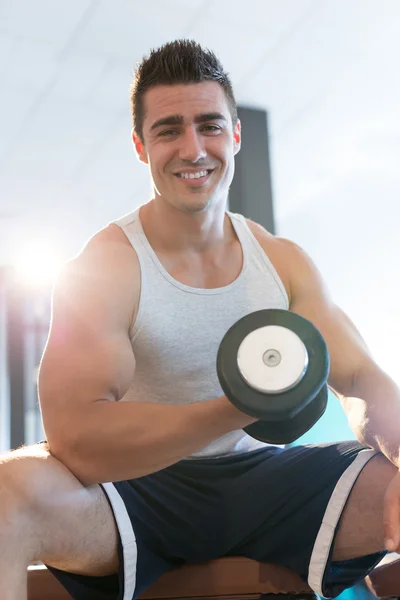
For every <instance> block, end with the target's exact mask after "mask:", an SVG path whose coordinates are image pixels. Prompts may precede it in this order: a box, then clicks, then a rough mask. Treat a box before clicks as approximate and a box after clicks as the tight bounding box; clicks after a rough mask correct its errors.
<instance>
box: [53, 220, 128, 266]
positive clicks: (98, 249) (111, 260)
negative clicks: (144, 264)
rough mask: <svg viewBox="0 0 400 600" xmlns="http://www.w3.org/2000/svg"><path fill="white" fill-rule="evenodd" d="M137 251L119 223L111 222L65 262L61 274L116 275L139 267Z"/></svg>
mask: <svg viewBox="0 0 400 600" xmlns="http://www.w3.org/2000/svg"><path fill="white" fill-rule="evenodd" d="M138 264H139V263H138V258H137V255H136V252H135V250H134V248H133V246H132V245H131V243H130V242H129V240H128V238H127V237H126V235H125V234H124V232H123V231H122V229H121V228H120V227H118V226H117V225H114V224H111V225H108V226H107V227H105V228H104V229H101V230H99V231H98V232H96V233H95V234H94V235H93V236H92V237H91V238H90V239H89V240H88V241H87V242H86V244H85V245H84V246H83V248H82V249H81V250H80V251H79V252H78V254H76V255H75V256H74V257H73V258H72V259H71V260H69V261H68V262H67V263H65V265H64V268H63V269H62V271H61V272H60V276H61V277H62V276H68V275H73V274H74V273H75V274H76V275H77V274H78V273H82V274H83V273H85V272H87V273H92V274H96V273H103V274H105V275H106V274H107V272H109V271H111V272H114V274H115V275H118V274H123V273H124V271H127V270H130V272H131V273H132V269H134V272H135V267H138Z"/></svg>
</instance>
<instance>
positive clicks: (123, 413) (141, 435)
mask: <svg viewBox="0 0 400 600" xmlns="http://www.w3.org/2000/svg"><path fill="white" fill-rule="evenodd" d="M81 417H82V418H81V419H80V420H79V421H80V423H81V426H80V427H79V426H78V427H77V428H76V430H75V434H74V436H73V437H72V438H71V439H70V441H69V443H67V444H60V447H57V444H56V443H54V444H53V445H52V444H51V440H50V451H51V452H52V453H53V454H54V455H55V456H56V457H57V458H59V459H60V460H61V461H62V462H64V463H65V464H66V466H67V467H68V468H69V469H70V470H71V471H72V472H73V473H74V474H75V475H76V477H77V478H78V479H80V481H82V483H84V484H86V485H89V484H93V483H102V482H106V481H121V480H125V479H134V478H137V477H141V476H144V475H147V474H149V473H153V472H155V471H158V470H160V469H163V468H165V467H167V466H169V465H171V464H174V463H176V462H178V461H179V460H181V459H183V458H185V457H186V456H189V455H191V454H193V453H194V452H197V451H199V450H200V449H201V448H203V447H205V446H207V445H208V444H210V443H211V442H213V441H214V440H216V439H218V438H219V437H221V436H223V435H225V434H226V433H229V432H230V431H233V430H235V429H240V428H242V427H245V426H246V425H248V424H250V423H253V422H254V421H255V419H254V418H252V417H249V416H247V415H245V414H244V413H242V412H240V411H239V410H237V409H236V408H235V407H234V406H233V405H232V404H231V403H230V402H229V401H228V400H227V399H226V398H225V397H221V398H216V399H213V400H209V401H207V402H197V403H192V404H186V405H168V404H152V403H138V402H96V403H94V404H93V405H91V406H90V407H88V409H87V411H86V414H85V415H82V416H81Z"/></svg>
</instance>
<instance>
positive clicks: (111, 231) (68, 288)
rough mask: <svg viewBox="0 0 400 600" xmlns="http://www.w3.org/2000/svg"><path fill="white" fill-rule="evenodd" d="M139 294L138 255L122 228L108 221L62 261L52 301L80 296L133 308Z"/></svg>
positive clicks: (123, 309) (98, 301)
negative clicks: (70, 255) (75, 252)
mask: <svg viewBox="0 0 400 600" xmlns="http://www.w3.org/2000/svg"><path fill="white" fill-rule="evenodd" d="M139 294H140V267H139V261H138V257H137V255H136V252H135V250H134V248H133V247H132V245H131V243H130V242H129V240H128V239H127V237H126V235H125V234H124V232H123V231H122V230H121V228H120V227H118V226H117V225H114V224H111V225H108V226H107V227H105V228H104V229H102V230H100V231H98V232H97V233H96V234H94V235H93V236H92V237H91V238H90V239H89V240H88V241H87V243H86V244H85V245H84V247H83V248H82V249H81V251H80V252H79V253H78V254H77V255H76V256H74V257H73V258H72V259H71V260H69V261H68V262H67V263H65V264H64V266H63V267H62V269H61V270H60V272H59V274H58V277H57V279H56V282H55V286H54V290H53V303H56V304H64V303H65V301H66V300H68V302H69V303H70V302H71V301H72V298H74V301H73V302H74V303H75V302H76V303H77V302H78V298H80V302H81V305H83V298H85V300H88V301H89V300H90V305H93V306H94V305H95V304H99V303H100V304H103V305H104V307H105V306H107V305H108V306H109V307H110V308H111V305H112V304H115V303H119V304H120V306H121V312H132V311H135V307H136V306H137V304H138V300H139Z"/></svg>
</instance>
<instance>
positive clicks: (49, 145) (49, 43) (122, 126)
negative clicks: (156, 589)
mask: <svg viewBox="0 0 400 600" xmlns="http://www.w3.org/2000/svg"><path fill="white" fill-rule="evenodd" d="M182 37H185V38H191V39H195V40H196V41H198V42H200V43H201V44H203V45H205V46H207V47H209V48H211V49H212V50H214V51H215V53H216V54H217V55H218V56H219V58H220V59H221V61H222V63H223V64H224V66H225V68H226V70H227V71H228V72H229V73H230V75H231V78H232V81H233V86H234V90H235V93H236V99H237V102H238V104H239V105H240V106H241V107H248V108H254V109H262V110H265V111H266V114H267V117H268V144H269V160H270V169H271V186H272V200H273V211H274V220H275V231H276V233H278V234H279V235H281V236H285V237H288V238H290V239H292V240H294V241H296V242H297V243H298V244H300V245H301V246H302V247H303V248H304V249H305V250H306V251H307V252H308V253H309V254H310V255H311V256H312V258H313V259H314V261H315V262H316V263H317V265H318V267H319V268H320V270H321V271H322V273H323V274H324V277H325V280H326V281H327V283H328V285H329V287H330V289H331V291H332V294H333V296H334V298H335V300H336V301H337V302H338V304H339V305H340V306H341V307H342V308H343V309H344V310H345V311H346V312H347V313H348V314H349V315H350V317H351V318H352V319H353V321H354V322H355V323H356V325H357V326H358V328H359V329H360V330H361V332H362V334H363V336H364V338H365V339H366V341H367V343H368V344H369V346H370V348H371V351H372V353H373V355H374V356H375V358H376V359H377V361H378V362H379V364H380V365H381V366H382V367H383V368H384V369H386V370H387V371H388V372H389V373H390V374H391V375H392V377H393V378H394V379H395V380H396V381H397V382H399V383H400V376H399V373H398V368H397V343H398V342H397V341H396V340H398V339H399V338H400V306H399V302H398V295H399V291H400V283H399V278H398V265H397V262H398V259H399V257H400V238H399V216H400V208H399V192H400V169H399V165H398V157H399V151H400V113H399V111H400V109H399V107H400V79H399V75H398V57H399V56H400V3H399V1H398V0H246V2H242V1H239V0H190V1H189V0H187V1H184V0H146V2H142V1H139V0H112V1H111V0H69V1H68V2H63V1H61V0H34V1H30V0H0V241H1V243H0V450H6V449H8V448H9V447H10V446H11V445H12V440H18V439H21V436H23V439H24V441H25V442H26V443H32V442H34V441H37V440H39V439H41V437H42V435H43V432H42V430H41V421H40V413H39V408H38V405H37V395H36V384H35V380H36V371H37V365H38V362H39V360H40V355H41V353H42V351H43V346H44V343H45V340H46V335H47V329H48V324H49V321H48V320H49V314H50V313H49V310H50V291H51V282H52V280H53V277H54V273H55V272H56V271H57V269H58V268H59V266H60V265H61V264H62V263H63V262H64V261H66V260H68V259H69V258H71V257H73V256H74V255H75V254H76V253H77V252H79V250H80V249H81V248H82V246H83V245H84V244H85V242H86V241H87V240H88V238H89V237H90V236H92V235H93V234H94V233H95V232H96V231H97V230H98V229H100V228H102V227H104V226H105V225H106V224H107V223H108V222H110V221H111V220H113V219H116V218H118V217H120V216H122V215H123V214H126V213H128V212H130V211H132V210H133V209H135V208H136V207H137V206H139V205H140V204H143V203H144V202H146V201H147V200H148V199H149V198H150V194H151V187H150V180H149V176H148V172H147V169H146V167H145V166H143V165H141V164H140V163H139V162H138V161H137V160H136V158H135V155H134V152H133V149H132V146H131V141H130V129H131V117H130V111H129V84H130V81H131V78H132V75H133V73H134V70H135V65H136V63H137V62H138V61H139V60H141V58H142V57H143V55H145V54H147V53H148V52H149V50H150V49H151V48H153V47H156V46H159V45H161V44H162V43H164V42H167V41H171V40H173V39H176V38H182ZM246 216H248V215H246ZM21 290H23V291H21ZM21 356H23V360H22V361H21V360H20V357H21ZM10 381H11V382H13V386H12V387H13V389H12V390H10ZM11 391H12V393H11ZM13 414H14V415H17V417H18V416H19V417H20V416H21V415H22V414H23V421H24V422H23V426H21V419H20V418H19V420H18V423H16V422H14V421H13V418H12V416H13ZM21 427H22V429H21ZM348 437H352V434H351V432H350V431H349V429H348V427H347V423H346V419H345V418H344V415H343V413H342V411H341V409H339V408H338V406H337V402H336V401H334V402H332V401H331V402H330V404H329V409H328V412H327V413H326V415H325V417H324V418H323V419H322V420H321V421H320V422H319V423H318V425H317V426H316V427H315V428H314V429H313V430H312V432H310V433H309V434H307V436H305V441H319V440H330V439H344V438H348ZM302 441H304V440H302Z"/></svg>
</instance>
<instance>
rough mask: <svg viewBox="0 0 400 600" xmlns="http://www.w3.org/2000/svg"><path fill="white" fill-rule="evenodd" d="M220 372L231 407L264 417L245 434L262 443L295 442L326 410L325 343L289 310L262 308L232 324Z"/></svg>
mask: <svg viewBox="0 0 400 600" xmlns="http://www.w3.org/2000/svg"><path fill="white" fill-rule="evenodd" d="M217 374H218V378H219V381H220V385H221V387H222V389H223V391H224V393H225V395H226V396H227V398H228V399H229V400H230V401H231V402H232V404H233V405H234V406H236V408H238V409H239V410H241V411H242V412H244V413H246V414H248V415H250V416H252V417H256V418H258V419H259V420H258V421H256V422H255V423H253V424H251V425H248V426H247V427H245V428H244V431H245V432H246V433H247V434H249V435H251V436H252V437H254V438H256V439H257V440H260V441H263V442H268V443H271V444H289V443H291V442H294V441H295V440H296V439H298V438H299V437H301V436H302V435H303V434H304V433H306V432H307V431H308V430H309V429H311V427H313V425H314V424H315V423H316V422H317V421H318V420H319V419H320V418H321V416H322V415H323V414H324V412H325V409H326V406H327V401H328V386H327V380H328V375H329V352H328V348H327V346H326V343H325V340H324V338H323V337H322V335H321V333H320V332H319V331H318V329H317V328H316V327H315V326H314V325H313V324H312V323H311V322H310V321H308V320H307V319H305V318H304V317H302V316H300V315H298V314H296V313H293V312H291V311H288V310H281V309H265V310H259V311H256V312H253V313H250V314H248V315H246V316H245V317H243V318H242V319H240V320H239V321H237V322H236V323H235V324H234V325H232V327H231V328H230V329H229V330H228V331H227V333H226V334H225V336H224V337H223V339H222V341H221V344H220V346H219V349H218V353H217Z"/></svg>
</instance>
